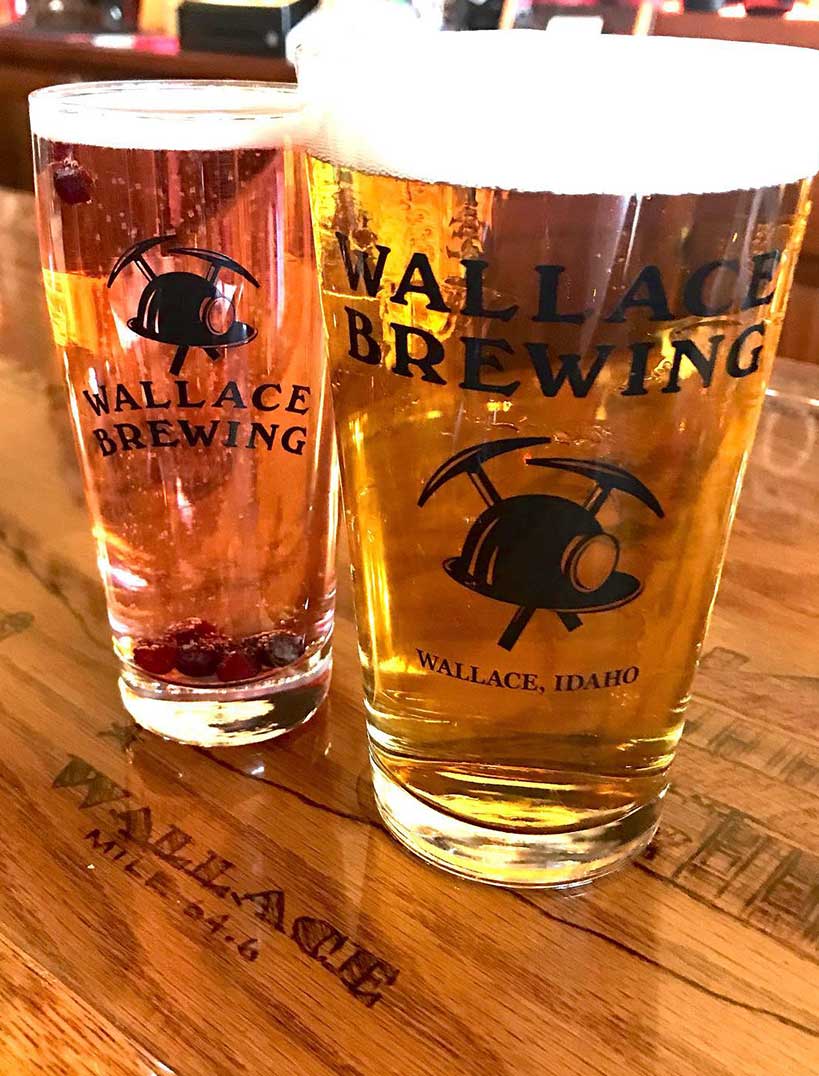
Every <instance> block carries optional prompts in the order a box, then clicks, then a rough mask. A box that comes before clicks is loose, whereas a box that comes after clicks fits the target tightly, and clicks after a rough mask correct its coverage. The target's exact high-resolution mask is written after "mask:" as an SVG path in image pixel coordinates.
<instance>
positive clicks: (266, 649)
mask: <svg viewBox="0 0 819 1076" xmlns="http://www.w3.org/2000/svg"><path fill="white" fill-rule="evenodd" d="M250 641H251V640H248V642H250ZM252 641H253V643H254V646H255V649H256V655H257V657H258V659H259V661H261V662H262V664H264V665H267V666H269V667H270V668H271V669H282V668H284V666H285V665H292V664H293V662H294V661H298V660H299V658H300V657H301V656H302V655H303V654H304V636H303V635H294V634H293V633H292V632H290V631H267V632H262V634H261V635H254V636H253V637H252Z"/></svg>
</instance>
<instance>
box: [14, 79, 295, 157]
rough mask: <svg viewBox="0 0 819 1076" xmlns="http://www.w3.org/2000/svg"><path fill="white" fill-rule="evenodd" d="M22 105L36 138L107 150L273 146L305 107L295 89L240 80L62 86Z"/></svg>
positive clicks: (126, 81) (128, 81)
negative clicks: (106, 148) (108, 148)
mask: <svg viewBox="0 0 819 1076" xmlns="http://www.w3.org/2000/svg"><path fill="white" fill-rule="evenodd" d="M28 101H29V117H30V121H31V131H32V134H33V135H35V136H36V137H39V138H47V139H49V140H50V141H61V142H68V143H79V144H88V145H97V146H106V147H110V148H113V149H127V148H133V149H202V150H206V149H208V148H214V149H219V148H225V149H228V148H251V147H253V146H259V147H265V146H275V145H277V144H279V143H280V142H281V140H282V137H284V136H286V135H288V134H289V133H290V129H291V127H293V126H294V125H295V124H296V122H297V121H298V120H299V118H300V117H301V115H302V113H303V111H304V105H305V102H304V98H303V96H302V95H301V93H300V91H299V88H298V86H297V85H296V84H295V83H292V82H264V81H261V80H241V79H115V80H108V81H101V82H81V83H61V84H60V85H57V86H46V87H44V88H43V89H39V90H34V91H33V92H32V93H31V94H29V98H28ZM228 129H230V130H228ZM209 132H210V136H211V139H210V140H212V141H213V142H214V145H213V146H210V145H209ZM214 136H215V137H214ZM234 142H235V143H236V144H235V145H234V144H233V143H234Z"/></svg>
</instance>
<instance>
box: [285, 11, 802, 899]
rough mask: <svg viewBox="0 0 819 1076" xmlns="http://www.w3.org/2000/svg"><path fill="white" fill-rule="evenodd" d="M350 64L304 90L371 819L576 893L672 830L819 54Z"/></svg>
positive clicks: (528, 46) (450, 47)
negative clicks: (668, 814)
mask: <svg viewBox="0 0 819 1076" xmlns="http://www.w3.org/2000/svg"><path fill="white" fill-rule="evenodd" d="M348 64H349V58H348V57H346V56H344V57H339V56H336V55H334V54H332V53H328V52H326V51H325V52H324V53H323V54H309V53H307V54H303V55H302V56H301V58H300V71H299V75H300V80H301V82H302V86H303V89H304V91H305V93H306V95H307V97H308V99H309V101H310V102H311V103H312V106H313V107H314V108H315V112H316V116H315V122H316V127H315V129H314V131H313V134H312V136H311V137H312V148H311V162H310V167H311V197H312V208H313V219H314V228H315V233H316V238H317V244H318V254H319V274H320V284H321V290H322V302H323V313H324V322H325V328H326V338H327V347H328V351H329V361H330V366H331V371H332V383H333V390H334V402H335V414H336V421H337V429H338V443H339V449H340V456H341V466H342V482H343V489H344V499H345V505H346V513H347V519H348V524H349V532H350V543H351V555H352V562H353V571H354V582H355V598H356V610H357V619H358V631H359V637H360V652H361V659H362V664H363V672H364V687H365V705H366V711H367V719H368V730H369V738H370V749H371V757H372V767H373V779H374V785H375V793H376V797H377V800H378V805H379V808H380V810H381V813H382V815H383V817H384V820H385V821H386V824H387V825H388V826H389V828H390V829H391V830H392V832H393V833H394V834H396V835H397V836H398V837H399V839H400V840H402V841H403V842H404V843H405V844H406V845H408V846H409V847H410V848H411V849H412V850H413V851H415V852H417V853H419V854H420V855H421V856H423V857H424V858H426V859H428V860H430V861H432V862H434V863H436V864H438V865H440V866H443V867H447V868H449V869H450V870H452V871H455V872H457V873H460V874H464V875H467V876H470V877H474V878H479V879H483V880H485V881H491V882H497V883H507V884H512V885H553V884H554V885H560V884H570V883H575V882H580V881H584V880H587V879H589V878H591V877H593V876H595V875H598V874H602V873H604V872H606V871H609V870H611V869H612V868H613V867H615V866H616V865H617V864H619V863H621V862H622V861H623V860H624V859H625V858H626V857H628V856H631V855H634V854H636V853H637V852H639V850H640V849H642V848H643V847H644V846H645V845H646V843H647V842H648V840H649V839H650V837H651V835H652V833H653V832H654V830H655V827H656V826H657V821H658V817H659V812H660V806H661V802H662V799H663V796H664V793H665V791H666V788H667V785H668V770H669V764H670V762H671V760H672V757H673V754H674V749H675V747H676V745H677V741H678V739H679V736H680V733H681V731H682V726H683V715H684V711H685V707H686V704H687V702H688V699H689V692H690V687H691V680H692V676H693V673H694V669H695V665H696V661H697V656H698V654H699V652H700V648H701V645H702V640H703V636H704V634H705V631H706V627H707V624H708V617H709V613H710V610H711V607H712V604H713V601H714V596H715V591H716V587H717V582H718V579H719V573H720V567H721V565H722V561H723V556H724V552H725V545H726V540H727V537H728V531H729V528H730V524H731V519H732V516H733V513H734V508H735V506H736V501H737V496H738V493H739V487H740V482H741V478H742V473H743V469H744V466H745V463H746V460H747V458H748V452H749V449H750V446H751V441H752V438H753V434H754V429H755V427H756V424H757V419H758V416H759V410H760V407H761V405H762V401H763V397H764V394H765V386H766V383H767V380H768V376H769V373H770V367H771V363H772V361H773V357H774V352H775V349H776V343H777V337H778V335H779V329H780V325H781V322H782V317H783V315H784V311H785V303H786V300H787V296H788V290H789V286H790V282H791V276H792V273H793V266H794V261H795V258H796V256H797V253H798V250H799V245H800V242H801V239H802V233H803V229H804V225H805V217H806V214H807V211H808V182H807V178H806V177H810V176H811V175H813V173H814V172H815V171H816V169H817V166H818V165H819V139H817V138H815V137H813V135H812V134H811V132H809V131H805V130H803V129H802V124H801V122H800V120H799V119H798V118H797V116H796V115H795V112H796V110H794V109H790V108H787V107H783V101H796V100H806V99H810V98H811V97H812V96H813V95H814V93H815V91H816V90H817V88H819V56H817V55H816V54H815V53H813V52H808V51H806V50H798V49H783V48H772V47H771V48H769V47H766V46H756V45H738V44H733V43H725V42H696V41H684V40H671V39H668V40H661V39H654V38H652V39H631V38H619V37H606V38H601V39H598V40H595V41H586V40H584V41H583V42H569V41H567V40H560V41H559V42H556V43H553V42H552V40H551V39H550V38H549V36H548V35H544V34H538V33H536V32H531V33H530V32H525V31H513V32H508V33H502V32H500V33H485V34H449V35H448V34H441V35H437V36H432V35H430V36H426V37H421V36H419V38H418V39H417V41H414V42H413V41H412V40H410V39H408V38H407V39H405V40H403V41H402V42H401V44H400V49H399V48H398V47H395V48H391V47H389V46H388V45H387V44H385V43H383V42H382V43H379V46H378V48H373V49H371V50H370V51H369V52H368V56H367V64H366V73H364V72H363V69H362V74H361V77H356V78H352V77H350V72H349V69H348ZM760 80H763V81H764V82H765V85H766V86H770V88H771V92H770V93H767V92H762V91H761V89H760V91H759V92H757V89H752V88H753V87H757V88H758V87H760V86H761V82H760ZM741 87H748V91H747V94H746V93H745V91H744V90H742V89H741ZM774 88H775V92H774Z"/></svg>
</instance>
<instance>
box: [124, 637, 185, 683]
mask: <svg viewBox="0 0 819 1076" xmlns="http://www.w3.org/2000/svg"><path fill="white" fill-rule="evenodd" d="M134 664H135V665H138V666H139V667H140V669H144V670H145V672H149V673H152V674H153V675H154V676H163V675H164V674H165V673H169V672H170V671H171V669H172V668H173V667H174V665H176V647H175V646H171V645H170V644H168V643H152V642H149V641H148V640H143V641H142V642H139V643H137V645H136V646H135V647H134Z"/></svg>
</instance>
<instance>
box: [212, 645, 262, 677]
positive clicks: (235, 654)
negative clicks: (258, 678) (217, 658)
mask: <svg viewBox="0 0 819 1076" xmlns="http://www.w3.org/2000/svg"><path fill="white" fill-rule="evenodd" d="M259 670H260V665H259V662H258V661H256V660H255V659H254V658H253V657H251V656H250V655H248V654H246V653H244V652H243V651H241V650H232V651H231V652H230V653H229V654H225V656H224V658H223V659H222V662H221V664H220V666H219V668H218V669H217V670H216V675H217V676H218V677H219V679H220V680H221V681H222V682H223V683H226V684H230V683H233V682H234V681H235V680H249V679H250V678H251V677H252V676H255V675H256V674H257V673H258V672H259Z"/></svg>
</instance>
